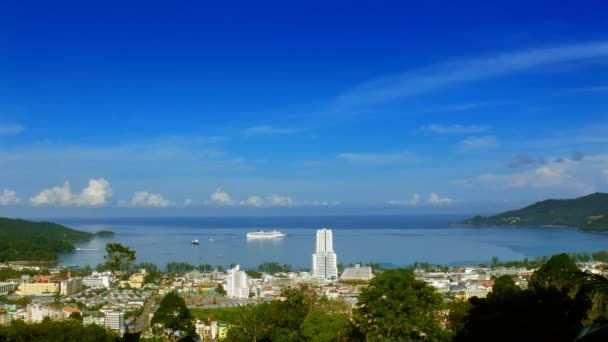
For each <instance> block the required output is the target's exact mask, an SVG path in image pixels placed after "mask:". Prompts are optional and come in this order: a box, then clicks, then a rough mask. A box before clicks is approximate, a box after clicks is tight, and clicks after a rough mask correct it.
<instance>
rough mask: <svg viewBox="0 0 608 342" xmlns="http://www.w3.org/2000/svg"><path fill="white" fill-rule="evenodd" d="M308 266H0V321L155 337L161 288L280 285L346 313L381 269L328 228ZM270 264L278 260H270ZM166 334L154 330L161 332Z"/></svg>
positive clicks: (472, 278) (251, 300) (441, 279)
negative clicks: (351, 256) (342, 245)
mask: <svg viewBox="0 0 608 342" xmlns="http://www.w3.org/2000/svg"><path fill="white" fill-rule="evenodd" d="M312 260H313V261H312V268H311V270H310V271H288V270H278V271H271V272H264V270H263V267H260V270H259V271H256V270H242V269H241V268H240V266H239V265H232V267H231V268H230V269H228V270H227V271H225V272H224V271H221V270H218V269H215V270H198V269H192V270H190V271H187V272H173V273H159V274H156V275H155V276H153V277H150V274H149V272H148V271H147V270H146V269H141V270H138V271H136V272H133V273H131V274H130V275H128V277H127V275H126V274H123V273H121V272H116V273H115V274H113V273H112V272H110V271H104V272H96V271H91V272H90V273H88V274H83V272H78V273H79V274H78V275H77V276H76V275H73V274H72V272H77V271H76V270H70V269H67V268H44V267H41V266H26V265H16V264H11V263H4V264H0V271H10V272H11V274H21V275H20V276H19V277H18V278H7V279H1V280H2V282H0V296H1V297H2V298H3V299H4V300H6V303H0V325H9V324H11V322H13V321H16V320H23V321H25V322H33V323H35V322H43V321H44V320H46V319H51V320H69V319H77V320H81V321H82V324H84V325H92V324H95V325H98V326H102V327H105V328H107V329H108V330H110V331H113V332H115V333H117V334H119V335H123V334H125V333H128V332H138V333H141V335H142V336H143V337H153V336H158V334H159V333H158V329H154V327H153V325H152V324H151V322H152V319H153V317H154V313H155V310H156V309H157V308H158V305H159V302H160V300H161V299H162V298H163V297H164V296H166V295H167V294H169V293H174V294H178V295H179V296H181V297H182V298H183V299H184V301H185V303H186V305H187V307H188V309H189V310H191V311H196V310H200V309H203V310H205V309H206V310H222V309H229V308H239V307H243V306H247V305H257V304H260V303H266V302H272V301H275V300H281V299H283V298H282V294H283V291H284V290H285V289H288V288H301V287H303V286H305V287H306V288H307V289H311V291H314V292H315V294H316V295H317V296H319V297H323V298H329V299H332V300H335V301H337V302H339V303H342V305H343V307H344V308H345V310H346V311H350V310H352V309H353V308H355V307H356V306H357V304H358V298H359V295H360V294H361V291H362V289H364V288H365V287H366V286H367V285H368V283H369V282H370V281H371V280H372V279H373V278H374V276H375V275H377V274H379V273H381V272H382V271H383V270H382V269H381V268H380V267H376V268H374V266H377V265H361V264H354V265H349V266H345V267H342V266H341V264H338V262H337V261H338V258H337V255H336V253H335V252H334V250H333V234H332V231H331V230H329V229H320V230H318V231H317V240H316V248H315V250H314V253H313V254H312ZM276 264H278V263H276ZM577 265H578V267H579V269H580V270H582V271H586V272H589V273H591V274H598V275H604V276H605V275H607V271H606V270H607V269H608V264H606V263H604V262H599V261H585V262H579V263H578V264H577ZM413 267H414V275H415V278H416V279H417V280H422V281H424V282H425V283H426V284H427V285H429V286H431V287H433V288H434V289H435V290H436V292H438V293H439V294H441V295H442V296H443V299H444V301H446V302H449V301H452V300H456V299H459V298H463V299H469V298H472V297H478V298H485V297H486V296H487V295H488V294H489V293H490V292H491V291H492V288H493V285H494V279H496V277H500V276H503V275H509V276H512V277H513V279H514V281H515V284H516V285H518V286H519V287H520V288H522V289H525V288H526V287H527V286H528V281H529V279H530V277H531V275H532V274H533V273H534V271H535V268H530V267H523V266H519V267H514V266H511V267H505V266H504V265H502V264H500V263H499V262H498V260H497V259H495V260H493V263H492V264H490V265H474V266H473V265H472V266H466V267H449V268H448V267H441V266H433V265H429V264H426V263H416V264H415V265H413ZM230 324H231V322H230V321H226V320H222V319H217V318H216V317H213V316H212V315H208V316H207V317H206V318H205V317H197V319H196V320H195V330H196V334H197V335H198V336H199V337H200V339H201V340H203V341H217V340H222V339H224V338H225V337H226V335H227V332H228V330H229V329H230ZM168 333H169V332H161V333H160V334H161V336H162V335H163V334H165V335H166V334H168Z"/></svg>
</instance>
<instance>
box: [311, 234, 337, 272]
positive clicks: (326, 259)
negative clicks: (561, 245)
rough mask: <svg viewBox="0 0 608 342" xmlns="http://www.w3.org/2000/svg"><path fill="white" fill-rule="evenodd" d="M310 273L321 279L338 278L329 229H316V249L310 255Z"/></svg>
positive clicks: (335, 257) (331, 235)
mask: <svg viewBox="0 0 608 342" xmlns="http://www.w3.org/2000/svg"><path fill="white" fill-rule="evenodd" d="M312 275H313V277H318V278H323V279H336V278H338V257H337V256H336V253H334V247H333V233H332V232H331V229H325V228H323V229H319V230H317V249H316V251H315V254H313V255H312Z"/></svg>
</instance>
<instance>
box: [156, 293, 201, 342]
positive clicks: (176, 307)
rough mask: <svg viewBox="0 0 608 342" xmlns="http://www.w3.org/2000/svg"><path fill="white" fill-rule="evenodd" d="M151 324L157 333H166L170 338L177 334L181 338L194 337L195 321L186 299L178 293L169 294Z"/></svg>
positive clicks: (161, 303)
mask: <svg viewBox="0 0 608 342" xmlns="http://www.w3.org/2000/svg"><path fill="white" fill-rule="evenodd" d="M151 324H152V326H153V329H154V331H155V332H159V331H164V332H166V333H167V334H168V335H169V336H174V335H175V334H176V333H177V334H178V335H179V336H181V337H194V336H195V335H196V332H195V329H194V321H193V317H192V314H191V313H190V311H189V310H188V307H187V306H186V302H185V301H184V298H182V297H181V296H179V295H178V294H176V293H173V292H170V293H168V294H167V295H166V296H165V297H164V298H163V299H162V300H161V302H160V306H159V307H158V309H157V310H156V312H154V317H152V321H151Z"/></svg>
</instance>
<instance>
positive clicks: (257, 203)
mask: <svg viewBox="0 0 608 342" xmlns="http://www.w3.org/2000/svg"><path fill="white" fill-rule="evenodd" d="M239 204H240V205H245V206H250V207H262V206H264V199H263V198H262V197H260V196H249V197H247V199H245V200H242V201H240V202H239Z"/></svg>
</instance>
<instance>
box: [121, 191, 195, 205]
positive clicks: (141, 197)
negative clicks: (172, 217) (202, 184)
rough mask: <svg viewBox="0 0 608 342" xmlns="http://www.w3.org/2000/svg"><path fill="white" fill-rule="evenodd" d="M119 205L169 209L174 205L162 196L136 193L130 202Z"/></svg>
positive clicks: (143, 192) (144, 192)
mask: <svg viewBox="0 0 608 342" xmlns="http://www.w3.org/2000/svg"><path fill="white" fill-rule="evenodd" d="M186 202H187V201H186ZM186 202H184V203H186ZM119 205H120V206H130V207H134V208H167V207H169V206H171V205H172V203H171V201H169V200H168V199H165V198H164V197H163V196H162V195H161V194H154V193H150V192H147V191H136V192H135V193H134V194H133V197H131V200H130V201H128V202H127V201H121V202H120V203H119Z"/></svg>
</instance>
